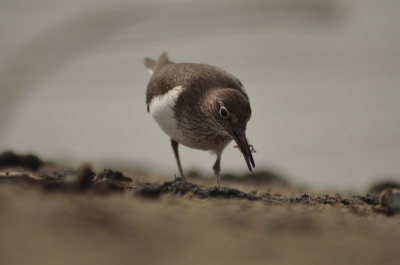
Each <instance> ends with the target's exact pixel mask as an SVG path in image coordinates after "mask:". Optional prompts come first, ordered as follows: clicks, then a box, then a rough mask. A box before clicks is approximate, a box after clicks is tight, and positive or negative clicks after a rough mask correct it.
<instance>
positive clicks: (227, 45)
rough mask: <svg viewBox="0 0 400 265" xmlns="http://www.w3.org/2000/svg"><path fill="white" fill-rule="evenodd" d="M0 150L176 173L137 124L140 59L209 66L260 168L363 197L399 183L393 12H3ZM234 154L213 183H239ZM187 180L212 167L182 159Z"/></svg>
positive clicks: (313, 5) (352, 7)
mask: <svg viewBox="0 0 400 265" xmlns="http://www.w3.org/2000/svg"><path fill="white" fill-rule="evenodd" d="M0 6H1V8H0V34H1V36H2V40H1V42H0V89H1V94H0V113H1V115H0V124H1V126H0V150H4V149H13V150H15V151H18V152H34V153H37V154H39V155H41V156H42V157H44V158H49V159H54V158H57V159H60V160H64V161H70V162H72V163H75V164H76V163H79V162H81V161H91V162H93V163H94V164H95V165H105V164H106V165H107V164H108V165H111V164H113V163H115V164H117V165H132V166H139V167H143V168H147V169H151V170H152V171H154V172H158V173H162V174H171V176H172V174H176V173H177V169H176V165H175V161H174V157H173V155H172V150H171V148H170V144H169V140H168V138H167V136H166V135H164V134H163V133H162V131H161V130H160V129H159V128H158V126H157V124H156V123H155V122H154V121H153V119H152V117H151V115H149V114H148V113H147V112H146V105H145V89H146V86H147V82H148V80H149V76H148V73H147V71H146V69H145V68H144V67H143V63H142V60H143V58H144V57H145V56H151V57H157V56H159V55H160V54H161V53H162V52H164V51H168V52H169V55H170V58H171V60H173V61H176V62H199V63H207V64H211V65H216V66H219V67H221V68H223V69H225V70H226V71H228V72H230V73H232V74H234V75H235V76H237V77H238V78H239V79H240V80H241V81H242V82H243V84H244V85H245V87H246V90H247V92H248V93H249V95H250V98H251V102H252V109H253V116H252V119H251V121H250V123H249V125H248V132H247V134H248V137H249V140H250V142H251V143H252V144H253V145H254V146H255V148H256V150H257V154H256V155H255V161H256V168H257V169H262V168H272V169H278V170H280V171H282V172H283V173H286V174H288V175H289V176H291V178H292V180H294V181H296V182H297V183H300V184H304V185H311V186H314V187H324V188H346V189H353V188H354V189H362V188H365V187H366V186H368V185H369V184H370V183H371V181H372V180H376V179H378V178H379V177H387V176H394V177H397V178H399V176H400V163H399V158H400V138H399V135H400V104H399V103H400V101H399V100H400V89H399V85H400V75H399V74H400V73H399V69H400V28H399V27H398V25H399V23H400V18H399V16H398V12H399V11H400V3H399V2H398V1H389V0H388V1H365V0H351V1H349V0H347V1H344V0H343V1H339V0H330V1H329V0H326V1H325V0H270V1H183V0H176V1H168V2H166V1H161V0H158V1H133V2H132V1H122V0H118V1H113V2H112V3H111V2H109V1H104V0H103V1H93V0H83V1H82V0H81V1H75V0H73V1H72V0H71V1H59V0H53V1H44V0H42V1H35V2H31V1H27V0H24V1H2V3H1V4H0ZM232 146H233V144H231V145H230V146H228V147H227V149H226V150H225V152H224V155H223V157H222V170H223V172H227V171H238V172H245V170H246V164H245V161H244V159H243V157H241V156H240V154H239V152H238V151H237V150H236V149H233V147H232ZM180 150H181V156H182V163H183V167H184V170H186V171H187V170H188V169H191V168H193V167H194V168H197V169H200V170H201V171H203V172H204V173H207V174H211V172H212V169H211V167H212V165H213V163H214V159H215V158H214V157H212V156H210V155H209V154H207V153H202V152H201V151H197V150H191V149H188V148H185V147H182V148H181V149H180Z"/></svg>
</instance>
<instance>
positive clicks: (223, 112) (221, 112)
mask: <svg viewBox="0 0 400 265" xmlns="http://www.w3.org/2000/svg"><path fill="white" fill-rule="evenodd" d="M219 115H221V117H222V118H228V110H227V109H226V108H225V107H221V108H220V109H219Z"/></svg>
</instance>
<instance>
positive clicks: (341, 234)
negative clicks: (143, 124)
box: [0, 153, 400, 265]
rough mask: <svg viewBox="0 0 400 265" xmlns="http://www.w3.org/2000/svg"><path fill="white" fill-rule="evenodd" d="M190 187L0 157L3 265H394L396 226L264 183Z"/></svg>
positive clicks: (360, 201) (356, 201)
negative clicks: (219, 186)
mask: <svg viewBox="0 0 400 265" xmlns="http://www.w3.org/2000/svg"><path fill="white" fill-rule="evenodd" d="M188 175H190V178H188V180H189V181H188V182H184V181H182V180H180V179H175V180H174V177H173V176H171V177H170V178H169V179H162V178H159V177H156V176H147V175H146V174H145V173H140V172H118V171H116V170H114V169H106V170H104V171H102V172H94V171H93V170H92V168H91V167H90V165H82V166H81V167H80V168H77V169H72V168H67V167H63V166H60V165H56V164H51V163H44V162H42V161H41V160H40V159H39V158H37V157H35V156H20V155H15V154H13V153H2V154H1V155H0V235H1V236H0V264H32V265H35V264H38V265H39V264H40V265H46V264H52V265H53V264H60V265H62V264H355V265H357V264H364V265H365V264H399V260H400V215H399V214H398V213H396V212H393V211H388V210H387V209H386V208H385V207H383V206H382V205H381V202H380V200H379V192H381V190H383V189H385V188H387V187H388V186H396V185H398V184H396V183H389V184H388V183H386V184H382V185H377V186H375V187H374V188H373V189H372V190H371V191H370V192H372V193H373V194H371V195H368V194H367V193H365V194H341V193H340V192H337V193H333V194H316V193H315V192H314V193H310V192H307V191H305V190H304V188H303V189H299V188H297V187H293V186H291V185H290V184H289V183H288V182H287V181H285V180H284V179H282V178H281V177H280V176H278V175H276V174H274V173H271V172H256V174H252V175H246V176H232V175H226V176H223V177H222V183H223V186H224V188H222V189H217V188H215V187H214V185H215V180H214V179H207V178H202V177H201V176H198V175H196V174H194V173H192V174H188Z"/></svg>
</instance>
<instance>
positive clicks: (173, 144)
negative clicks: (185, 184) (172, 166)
mask: <svg viewBox="0 0 400 265" xmlns="http://www.w3.org/2000/svg"><path fill="white" fill-rule="evenodd" d="M171 145H172V149H173V150H174V154H175V159H176V163H177V164H178V169H179V174H180V175H181V179H182V180H185V181H186V179H185V176H184V175H183V171H182V166H181V160H180V159H179V152H178V145H179V143H178V142H177V141H175V140H173V139H172V138H171Z"/></svg>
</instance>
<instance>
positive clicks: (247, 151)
mask: <svg viewBox="0 0 400 265" xmlns="http://www.w3.org/2000/svg"><path fill="white" fill-rule="evenodd" d="M210 109H211V116H212V117H213V121H214V124H215V125H216V127H217V128H218V129H219V130H221V131H224V132H225V133H226V134H228V135H229V136H231V137H232V138H233V139H234V140H235V142H236V143H237V147H238V148H239V150H240V151H241V152H242V153H243V156H244V159H245V160H246V163H247V167H248V168H249V170H250V171H252V166H253V167H255V164H254V159H253V155H252V152H253V151H254V149H253V147H252V146H249V143H248V141H247V138H246V126H247V122H248V121H249V120H250V117H251V108H250V102H249V99H248V98H247V97H246V96H244V95H243V94H242V93H241V92H239V91H237V90H235V89H230V88H224V89H216V90H215V91H214V92H213V93H212V100H211V108H210ZM250 147H251V148H250Z"/></svg>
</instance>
